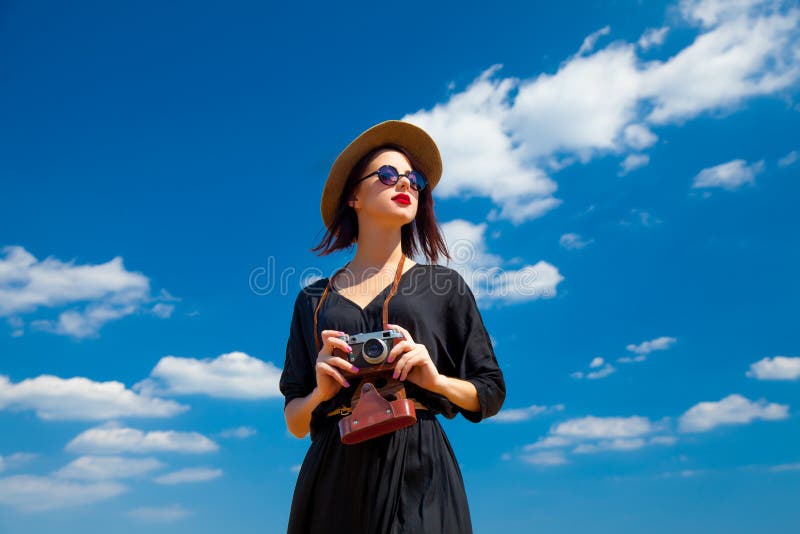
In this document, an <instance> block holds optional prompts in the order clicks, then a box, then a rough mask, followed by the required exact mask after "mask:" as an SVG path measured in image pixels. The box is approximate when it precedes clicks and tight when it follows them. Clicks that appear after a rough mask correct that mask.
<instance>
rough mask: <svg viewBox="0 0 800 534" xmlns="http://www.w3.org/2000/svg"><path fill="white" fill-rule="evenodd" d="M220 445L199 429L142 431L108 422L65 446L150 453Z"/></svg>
mask: <svg viewBox="0 0 800 534" xmlns="http://www.w3.org/2000/svg"><path fill="white" fill-rule="evenodd" d="M218 449H219V446H218V445H217V444H216V443H214V442H213V441H211V440H210V439H208V438H207V437H205V436H203V435H202V434H200V433H198V432H178V431H175V430H152V431H149V432H142V431H141V430H138V429H135V428H126V427H122V426H121V425H119V424H118V423H115V422H109V423H106V424H105V425H103V426H99V427H95V428H90V429H89V430H85V431H83V432H81V433H80V434H78V435H77V436H76V437H75V438H73V439H72V440H71V441H70V442H69V443H67V445H66V447H65V450H67V451H69V452H77V453H85V454H121V453H137V454H148V453H153V452H181V453H193V454H197V453H208V452H216V451H217V450H218Z"/></svg>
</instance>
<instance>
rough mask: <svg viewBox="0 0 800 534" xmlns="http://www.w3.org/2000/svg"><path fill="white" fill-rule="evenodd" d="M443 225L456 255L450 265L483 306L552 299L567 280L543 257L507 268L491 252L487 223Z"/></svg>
mask: <svg viewBox="0 0 800 534" xmlns="http://www.w3.org/2000/svg"><path fill="white" fill-rule="evenodd" d="M441 228H442V232H443V233H444V238H445V242H446V243H447V247H448V250H449V251H450V255H451V256H452V260H451V261H450V264H449V265H450V267H451V268H453V269H455V270H456V271H458V272H459V274H461V276H462V277H463V278H464V280H465V281H466V282H467V284H468V285H469V286H470V288H471V289H472V291H473V293H474V294H475V299H476V300H477V301H478V303H479V305H491V304H493V303H504V304H509V303H517V302H525V301H530V300H535V299H539V298H551V297H553V296H555V295H556V287H557V286H558V284H559V283H561V281H563V280H564V277H563V276H561V274H560V273H559V271H558V268H556V267H555V266H554V265H552V264H550V263H548V262H546V261H543V260H539V261H538V262H536V263H535V264H533V265H524V266H523V267H521V268H518V269H508V268H503V266H502V263H503V260H502V258H500V256H497V255H495V254H492V253H490V252H489V251H488V247H487V245H486V238H485V235H484V234H485V232H486V223H481V224H473V223H471V222H469V221H465V220H463V219H455V220H452V221H448V222H446V223H444V224H442V225H441Z"/></svg>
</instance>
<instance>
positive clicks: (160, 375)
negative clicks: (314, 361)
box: [132, 351, 281, 399]
mask: <svg viewBox="0 0 800 534" xmlns="http://www.w3.org/2000/svg"><path fill="white" fill-rule="evenodd" d="M280 375H281V370H280V369H279V368H277V367H276V366H275V365H274V364H273V363H272V362H265V361H262V360H259V359H258V358H253V357H252V356H249V355H247V354H245V353H243V352H238V351H234V352H229V353H226V354H222V355H220V356H218V357H216V358H213V359H211V358H206V359H202V360H198V359H196V358H180V357H177V356H164V357H163V358H161V359H160V360H159V361H158V363H157V364H156V366H155V367H154V368H153V370H152V371H151V372H150V377H149V378H146V379H145V380H142V381H141V382H138V383H137V384H134V385H133V387H132V389H133V390H134V391H139V392H141V393H144V394H147V395H148V396H152V395H193V394H199V395H209V396H211V397H215V398H223V399H268V398H274V397H279V396H280V390H279V389H278V381H279V379H280Z"/></svg>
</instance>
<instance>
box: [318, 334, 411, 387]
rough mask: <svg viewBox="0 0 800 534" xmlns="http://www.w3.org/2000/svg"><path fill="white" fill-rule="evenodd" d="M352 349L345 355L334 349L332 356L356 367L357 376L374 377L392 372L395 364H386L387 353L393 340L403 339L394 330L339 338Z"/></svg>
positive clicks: (340, 350) (341, 351)
mask: <svg viewBox="0 0 800 534" xmlns="http://www.w3.org/2000/svg"><path fill="white" fill-rule="evenodd" d="M339 339H343V340H345V341H346V342H347V344H348V345H350V346H351V347H352V348H353V352H351V353H349V354H348V353H346V352H345V351H343V350H342V349H340V348H338V347H334V349H333V355H334V356H339V357H340V358H344V359H345V360H347V361H349V362H350V363H351V364H353V365H355V366H356V367H358V369H359V371H358V376H359V377H365V376H374V375H376V374H382V373H384V372H386V371H393V370H394V366H395V363H396V362H397V360H395V361H394V362H391V363H389V362H387V361H386V358H388V357H389V352H390V351H391V350H392V347H394V344H395V340H399V339H403V334H401V333H400V332H397V331H395V330H380V331H378V332H368V333H365V334H355V335H352V336H339Z"/></svg>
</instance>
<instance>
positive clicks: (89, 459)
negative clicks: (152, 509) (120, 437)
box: [53, 455, 164, 480]
mask: <svg viewBox="0 0 800 534" xmlns="http://www.w3.org/2000/svg"><path fill="white" fill-rule="evenodd" d="M162 467H164V464H163V463H162V462H159V461H158V460H157V459H155V458H127V457H124V456H91V455H87V456H81V457H80V458H76V459H75V460H73V461H72V462H70V463H69V464H67V465H65V466H64V467H62V468H61V469H59V470H58V471H56V472H54V473H53V475H54V476H56V477H60V478H73V479H80V480H108V479H118V478H130V477H135V476H139V475H142V474H145V473H149V472H150V471H154V470H156V469H160V468H162Z"/></svg>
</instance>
